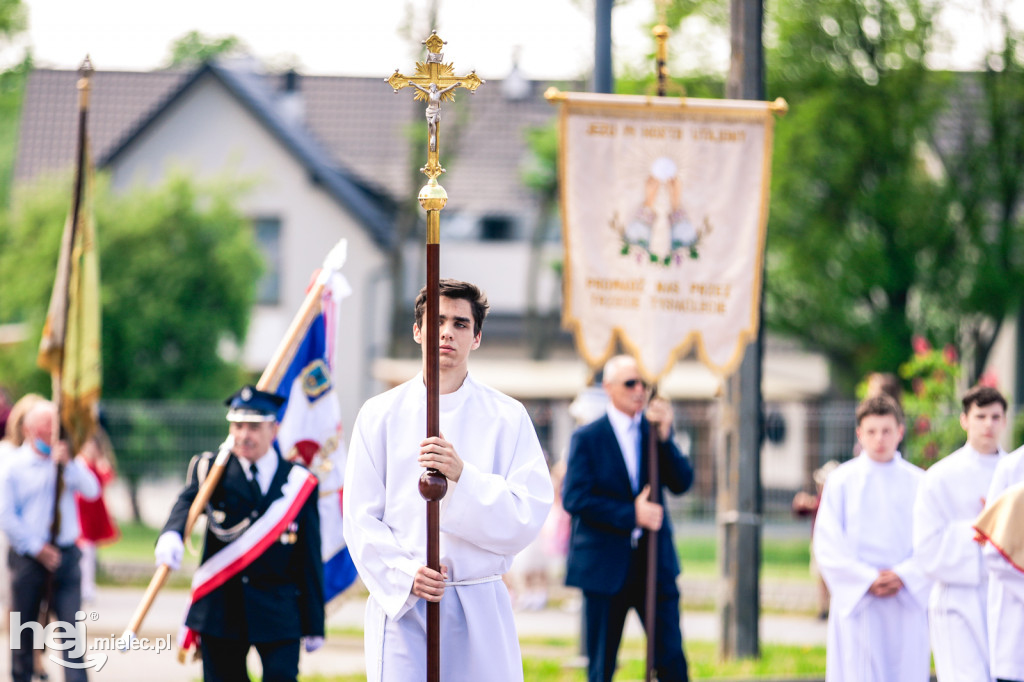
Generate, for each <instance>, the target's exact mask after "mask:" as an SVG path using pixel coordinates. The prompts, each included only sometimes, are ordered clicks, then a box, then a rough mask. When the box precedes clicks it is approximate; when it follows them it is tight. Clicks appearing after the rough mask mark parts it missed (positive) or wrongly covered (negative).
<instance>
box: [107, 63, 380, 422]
mask: <svg viewBox="0 0 1024 682" xmlns="http://www.w3.org/2000/svg"><path fill="white" fill-rule="evenodd" d="M175 169H187V170H188V172H189V173H192V174H194V176H196V177H199V178H203V179H211V180H212V179H215V178H218V177H220V178H224V177H227V178H230V179H232V180H245V181H251V182H252V183H253V185H252V189H251V190H249V191H247V192H246V193H245V194H244V196H243V197H242V198H241V200H240V202H239V208H240V209H241V211H242V212H243V213H245V215H247V216H250V217H253V218H256V217H276V218H279V219H280V221H281V254H280V263H281V290H280V294H281V301H280V304H279V305H272V306H266V305H261V306H257V308H256V309H255V310H254V315H253V317H252V321H251V323H250V328H249V333H248V336H247V338H246V342H245V345H244V348H243V350H242V360H243V362H244V364H245V366H246V367H248V368H249V369H251V370H253V371H257V372H258V371H261V370H262V369H263V368H264V367H265V366H266V365H267V363H268V361H269V360H270V358H271V356H272V354H273V352H274V350H275V349H276V348H277V345H278V343H279V342H280V341H281V339H282V338H283V336H284V334H285V332H286V330H287V327H288V325H289V323H290V322H291V319H292V317H293V315H294V314H295V312H296V311H297V310H298V309H299V306H300V305H301V303H302V300H303V298H304V297H305V290H306V287H307V285H308V284H309V282H310V276H311V275H312V273H313V271H314V270H316V268H318V267H320V265H321V264H322V262H323V259H324V256H325V255H326V254H327V252H328V251H329V250H330V248H331V247H332V246H333V245H334V244H335V243H337V241H338V240H339V239H341V238H345V239H347V240H348V254H349V256H348V260H347V262H346V264H345V267H344V268H343V270H342V272H343V274H344V275H345V277H346V278H347V279H348V281H349V284H350V285H351V286H352V288H353V290H354V293H353V295H352V296H351V297H349V298H348V299H346V300H345V301H344V303H343V306H342V324H341V333H339V334H338V338H337V348H336V372H335V374H336V381H337V383H338V385H339V398H340V400H341V408H342V417H343V420H344V424H345V425H346V426H347V427H348V426H350V425H351V424H352V423H353V421H354V419H355V415H356V412H357V411H358V409H359V406H360V405H361V404H362V402H363V400H365V398H367V397H368V396H369V395H371V394H372V393H373V392H374V391H375V390H376V385H374V384H373V383H372V381H371V379H370V377H369V372H368V370H367V368H368V367H369V362H368V361H367V357H366V353H367V352H368V349H370V348H373V347H374V346H379V345H380V344H381V343H382V339H384V338H385V333H386V327H387V316H386V314H382V312H381V311H382V310H386V308H382V307H380V306H381V304H380V303H379V302H378V301H377V300H375V299H380V300H385V296H386V290H385V289H383V288H382V287H383V286H384V285H383V284H382V281H381V279H380V269H381V268H382V267H383V264H384V258H383V255H382V253H381V251H380V249H379V248H378V247H377V246H376V244H375V243H374V242H373V241H372V240H371V239H370V237H369V235H368V234H367V232H366V231H365V229H364V228H363V227H362V226H361V225H360V224H359V223H357V222H356V220H355V219H354V218H353V216H352V215H350V214H349V213H348V212H347V211H345V210H344V209H342V208H341V207H340V206H339V204H338V203H337V202H336V201H335V200H334V199H333V198H332V197H331V196H330V195H328V194H327V193H326V192H324V191H323V190H322V189H321V188H320V187H318V186H317V185H314V184H313V183H312V182H311V180H310V176H309V173H308V172H307V170H306V168H305V167H303V166H302V165H301V164H300V163H299V162H298V160H297V159H296V158H295V157H294V156H293V155H292V154H291V153H290V152H289V151H288V150H287V149H286V148H285V147H284V146H283V145H282V144H281V143H280V142H279V141H278V140H277V139H276V138H275V137H273V136H272V135H271V133H270V132H269V130H268V129H267V128H265V127H264V126H263V125H262V124H261V123H260V121H259V120H258V119H257V118H256V117H255V116H254V115H253V114H251V113H250V112H249V110H248V109H246V108H245V107H243V106H242V105H241V103H240V102H239V101H238V100H237V99H236V98H235V97H233V96H232V95H231V94H230V93H229V92H228V91H227V90H226V89H225V88H224V87H223V86H222V85H221V84H220V82H219V81H217V80H216V79H215V78H213V77H212V76H208V77H207V78H205V79H204V80H202V81H201V82H199V83H197V84H195V86H193V87H192V88H191V89H189V90H188V91H187V92H186V93H185V96H184V97H182V98H180V99H179V100H178V101H176V102H175V103H174V104H173V105H172V106H171V107H169V108H168V110H167V111H165V112H164V113H163V115H161V116H160V117H159V118H158V119H157V120H156V121H155V124H154V125H151V126H150V127H149V128H148V129H147V130H146V131H145V133H144V134H143V135H142V136H140V138H138V139H137V140H136V141H135V142H134V143H133V144H132V145H131V147H130V148H129V149H127V150H125V151H124V152H123V153H122V154H120V155H119V156H118V157H117V159H116V162H115V164H114V165H113V167H112V168H111V170H112V182H113V184H114V187H115V188H118V189H124V188H127V187H128V186H130V185H132V184H137V183H144V184H156V183H159V182H160V181H162V179H163V178H164V177H165V176H166V174H167V173H169V172H171V171H173V170H175ZM385 284H386V283H385Z"/></svg>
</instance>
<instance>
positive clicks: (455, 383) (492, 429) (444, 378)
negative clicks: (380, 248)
mask: <svg viewBox="0 0 1024 682" xmlns="http://www.w3.org/2000/svg"><path fill="white" fill-rule="evenodd" d="M440 292H441V296H440V301H439V305H438V313H439V317H440V330H439V344H440V360H439V365H440V372H439V373H440V394H441V395H440V410H439V412H440V415H439V416H440V427H441V429H440V430H441V436H440V437H433V438H424V432H425V430H426V387H425V386H424V383H423V375H422V374H419V375H417V376H416V377H414V378H413V379H411V380H410V381H407V382H406V383H404V384H401V385H399V386H397V387H395V388H393V389H392V390H390V391H387V392H385V393H382V394H380V395H378V396H376V397H374V398H371V399H370V400H368V401H367V402H366V404H365V405H363V408H362V409H361V410H360V411H359V416H358V417H357V418H356V423H355V427H354V428H353V431H352V442H351V445H350V447H349V455H348V464H347V467H346V471H345V496H344V526H345V541H346V542H347V543H348V549H349V551H350V552H351V554H352V559H353V561H354V562H355V565H356V568H357V569H358V570H359V576H360V577H361V578H362V580H363V583H365V585H366V587H367V589H368V590H369V592H370V596H369V598H368V600H367V604H366V620H365V633H364V641H365V651H366V672H367V679H368V680H370V681H371V682H380V681H382V680H386V681H388V682H406V680H422V679H426V667H427V666H426V602H427V601H432V602H440V612H441V616H440V618H441V652H440V654H441V655H440V664H441V679H442V680H445V682H479V681H480V680H488V682H521V680H522V679H523V664H522V655H521V653H520V650H519V641H518V638H517V636H516V627H515V621H514V619H513V615H512V604H511V601H510V599H509V595H508V590H507V589H506V587H505V584H504V583H503V582H502V580H501V576H502V575H503V574H504V573H506V572H507V571H508V570H509V568H510V567H511V565H512V559H513V558H514V557H515V555H516V554H517V553H518V552H520V551H522V550H523V549H524V548H525V547H526V546H527V545H529V544H530V542H532V541H533V539H534V538H535V537H536V536H537V533H538V532H539V531H540V529H541V526H542V525H543V524H544V521H545V519H546V518H547V515H548V509H549V508H550V506H551V502H552V499H553V489H552V486H551V477H550V475H549V473H548V467H547V463H546V461H545V459H544V453H543V451H542V450H541V447H540V443H539V441H538V440H537V434H536V432H535V430H534V428H533V423H532V422H531V421H530V417H529V415H528V414H527V412H526V409H525V408H524V407H523V406H522V405H521V404H520V403H519V402H517V401H515V400H513V399H512V398H509V397H508V396H506V395H504V394H502V393H499V392H498V391H495V390H494V389H492V388H489V387H487V386H484V385H483V384H480V383H478V382H476V381H475V380H474V379H473V377H472V376H470V374H469V370H468V364H467V363H468V358H469V354H470V351H472V350H474V349H476V348H477V347H478V346H479V345H480V338H481V328H482V325H483V319H484V315H485V314H486V311H487V300H486V298H484V296H483V293H482V292H481V291H480V290H479V289H478V288H477V287H475V286H473V285H472V284H468V283H466V282H458V281H455V280H441V286H440ZM425 305H426V294H425V292H423V291H421V292H420V295H419V297H418V298H417V300H416V323H415V324H414V325H413V336H414V337H415V339H416V341H417V343H419V344H421V345H422V346H424V348H423V353H424V359H425V358H426V353H427V352H428V351H430V350H432V349H428V348H426V347H425V336H426V335H425V333H424V332H423V330H422V326H423V322H424V310H425ZM456 448H457V449H458V451H457V452H456ZM423 467H429V468H433V469H437V470H438V471H440V472H441V473H442V474H444V475H445V477H446V478H448V481H449V483H448V493H447V495H445V497H444V498H443V499H442V500H441V514H440V516H441V519H440V526H441V528H440V530H441V533H440V541H441V542H440V554H441V566H442V571H440V572H438V571H434V570H431V569H430V568H428V567H426V566H425V565H424V564H425V563H426V505H425V503H424V501H423V499H422V498H421V497H420V494H419V492H418V481H419V477H420V473H421V471H422V468H423ZM442 597H443V598H442Z"/></svg>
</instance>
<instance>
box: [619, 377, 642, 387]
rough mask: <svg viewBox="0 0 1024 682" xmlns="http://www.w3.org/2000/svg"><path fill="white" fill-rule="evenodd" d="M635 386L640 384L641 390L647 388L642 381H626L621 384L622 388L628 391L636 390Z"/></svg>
mask: <svg viewBox="0 0 1024 682" xmlns="http://www.w3.org/2000/svg"><path fill="white" fill-rule="evenodd" d="M637 384H640V386H642V387H643V388H647V382H646V381H644V380H643V379H626V380H625V381H623V382H622V385H623V386H625V387H626V388H630V389H633V388H636V386H637Z"/></svg>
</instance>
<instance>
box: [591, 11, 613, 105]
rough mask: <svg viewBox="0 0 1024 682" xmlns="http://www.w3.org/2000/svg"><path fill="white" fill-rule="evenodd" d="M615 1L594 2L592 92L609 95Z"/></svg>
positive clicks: (611, 85) (611, 77)
mask: <svg viewBox="0 0 1024 682" xmlns="http://www.w3.org/2000/svg"><path fill="white" fill-rule="evenodd" d="M613 4H615V0H595V2H594V86H593V91H594V92H605V93H609V94H610V93H611V92H612V88H613V86H614V79H613V76H612V5H613Z"/></svg>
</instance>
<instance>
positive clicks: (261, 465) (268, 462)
mask: <svg viewBox="0 0 1024 682" xmlns="http://www.w3.org/2000/svg"><path fill="white" fill-rule="evenodd" d="M238 461H239V463H240V464H241V465H242V469H244V470H245V477H246V478H248V479H249V480H250V481H251V480H252V474H251V473H250V471H249V461H248V460H245V459H242V458H241V457H239V459H238ZM255 464H256V483H258V484H259V486H260V492H261V493H263V494H264V495H266V494H267V491H268V490H270V482H271V481H273V480H274V474H276V473H277V453H276V452H274V449H273V448H271V449H269V450H267V451H266V453H264V455H263V456H262V457H260V458H259V459H258V460H256V462H255Z"/></svg>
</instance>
